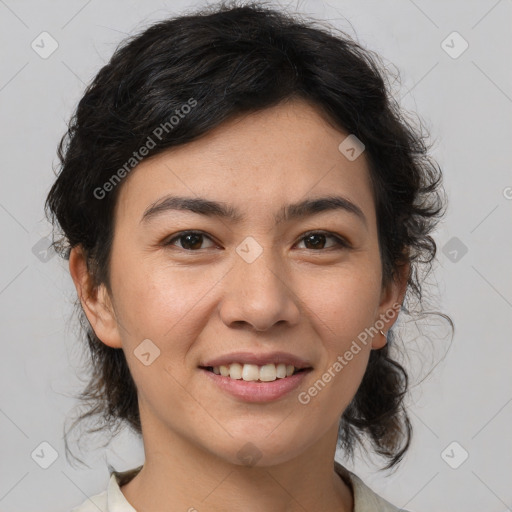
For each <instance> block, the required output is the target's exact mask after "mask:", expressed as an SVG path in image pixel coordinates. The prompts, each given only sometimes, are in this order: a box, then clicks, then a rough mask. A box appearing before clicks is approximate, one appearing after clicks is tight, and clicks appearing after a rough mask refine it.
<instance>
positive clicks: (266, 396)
mask: <svg viewBox="0 0 512 512" xmlns="http://www.w3.org/2000/svg"><path fill="white" fill-rule="evenodd" d="M201 371H202V372H203V373H205V374H206V377H207V378H209V379H211V380H212V381H213V382H214V383H215V384H216V385H217V386H219V387H220V388H221V389H222V390H223V391H226V392H227V393H229V394H231V395H233V396H234V397H236V398H239V399H240V400H243V401H244V402H271V401H273V400H277V399H279V398H282V397H283V396H285V395H287V394H288V393H291V392H292V391H293V390H294V389H297V388H298V387H299V386H300V384H301V383H302V381H303V380H304V378H305V377H306V375H307V374H308V373H309V372H310V371H311V369H308V370H304V371H302V372H299V373H296V374H295V375H292V376H290V377H285V378H284V379H276V380H273V381H271V382H257V381H249V382H247V381H245V380H242V379H239V380H237V379H231V378H230V377H223V376H222V375H217V374H216V373H213V372H210V371H208V370H204V369H202V368H201Z"/></svg>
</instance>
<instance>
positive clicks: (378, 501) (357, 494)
mask: <svg viewBox="0 0 512 512" xmlns="http://www.w3.org/2000/svg"><path fill="white" fill-rule="evenodd" d="M334 468H335V470H336V472H337V473H338V474H339V475H340V476H341V477H342V478H343V480H345V481H346V482H349V483H350V486H351V487H352V492H353V494H354V512H407V511H406V510H404V509H401V508H398V507H395V506H394V505H392V504H391V503H389V501H386V500H385V499H384V498H382V497H381V496H379V495H378V494H377V493H375V492H374V491H372V490H371V489H370V488H369V487H368V486H367V485H366V484H365V483H364V482H363V481H362V480H361V479H360V478H359V477H358V476H357V475H356V474H354V473H352V472H350V471H349V470H348V469H346V468H345V467H344V466H342V465H341V464H340V463H339V462H337V461H335V462H334Z"/></svg>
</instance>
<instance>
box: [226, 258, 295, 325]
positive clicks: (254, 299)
mask: <svg viewBox="0 0 512 512" xmlns="http://www.w3.org/2000/svg"><path fill="white" fill-rule="evenodd" d="M224 285H225V286H224V290H223V292H224V295H223V299H222V302H221V306H220V316H221V318H222V321H223V322H224V323H225V325H227V326H228V327H231V328H237V327H238V328H239V327H242V326H244V325H246V324H247V325H249V326H250V327H251V328H252V329H254V330H256V331H266V330H268V329H270V328H271V327H272V326H274V325H276V324H287V325H288V327H291V326H294V325H296V324H298V322H299V318H300V307H299V306H300V300H299V298H298V296H297V294H296V293H295V291H294V290H293V282H292V279H291V278H290V277H289V273H288V272H287V271H286V269H285V268H284V267H283V266H282V264H280V263H279V262H276V261H275V259H274V257H273V255H272V251H270V250H268V249H265V250H264V251H263V252H262V254H261V255H260V256H259V257H258V258H257V259H256V260H254V261H252V262H251V263H248V262H247V261H245V260H244V259H243V258H241V257H237V258H235V264H234V266H233V268H232V269H231V271H230V272H229V273H228V275H227V276H226V278H225V280H224Z"/></svg>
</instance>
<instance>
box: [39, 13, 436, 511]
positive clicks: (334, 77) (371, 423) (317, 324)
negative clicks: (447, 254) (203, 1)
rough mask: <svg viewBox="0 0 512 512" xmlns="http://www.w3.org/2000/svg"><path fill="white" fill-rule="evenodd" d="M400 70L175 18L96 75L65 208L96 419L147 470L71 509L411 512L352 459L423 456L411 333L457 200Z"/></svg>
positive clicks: (264, 21)
mask: <svg viewBox="0 0 512 512" xmlns="http://www.w3.org/2000/svg"><path fill="white" fill-rule="evenodd" d="M384 78H385V76H384V74H383V72H382V71H381V70H380V66H379V65H378V60H377V58H376V57H375V56H373V55H372V54H370V53H369V52H368V51H366V50H364V49H363V48H361V47H360V46H359V45H357V44H356V43H354V42H353V41H351V40H350V39H349V38H347V37H346V36H345V35H344V34H342V33H337V34H333V33H330V32H329V31H328V30H326V29H321V28H318V27H315V26H314V22H306V21H304V20H300V19H299V18H298V17H294V16H292V15H290V14H285V13H283V12H278V11H276V10H273V9H270V8H266V7H263V6H262V5H260V4H245V5H238V6H237V5H226V4H221V5H215V6H211V7H210V8H208V9H205V10H203V11H201V12H197V13H195V14H190V15H187V16H181V17H177V18H174V19H169V20H165V21H162V22H159V23H157V24H155V25H153V26H151V27H150V28H148V29H147V30H145V31H144V32H143V33H142V34H140V35H138V36H135V37H133V38H131V39H130V40H128V41H126V42H125V43H124V44H123V45H122V46H121V47H120V48H118V49H117V50H116V52H115V53H114V55H113V57H112V59H111V60H110V62H109V63H108V64H107V65H106V66H104V67H103V68H102V69H101V70H100V71H99V73H98V74H97V76H96V77H95V79H94V81H93V82H92V84H91V85H90V86H89V87H88V88H87V90H86V92H85V94H84V96H83V98H82V99H81V101H80V103H79V105H78V107H77V111H76V113H75V115H74V116H73V118H72V120H71V122H70V126H69V130H68V133H67V134H66V135H65V136H64V137H63V139H62V141H61V144H60V146H59V157H60V160H61V164H62V165H61V170H60V173H59V175H58V177H57V180H56V182H55V184H54V186H53V187H52V189H51V191H50V193H49V196H48V198H47V205H46V206H47V209H48V211H49V214H50V216H51V218H52V221H53V222H54V223H55V226H56V227H57V226H59V227H60V228H61V230H62V238H60V239H58V240H55V246H56V248H57V249H59V250H60V252H61V254H62V255H63V256H64V257H66V258H67V259H69V269H70V273H71V276H72V278H73V281H74V284H75V286H76V289H77V294H78V297H79V303H77V304H78V305H79V306H80V310H81V311H82V320H83V324H82V325H83V328H84V332H85V334H86V337H87V340H88V344H89V348H90V351H91V361H92V370H93V371H92V376H91V380H90V383H89V385H88V387H87V389H86V390H85V391H84V393H83V394H82V396H81V398H82V399H83V400H84V401H85V402H86V403H87V404H89V405H90V409H89V411H88V412H87V413H86V414H84V415H83V416H82V418H81V419H84V418H85V417H87V416H92V415H98V416H99V418H100V419H101V420H102V421H103V427H100V429H101V428H104V429H105V430H108V429H109V428H110V427H111V426H116V425H119V424H121V423H125V424H128V425H129V426H130V427H131V428H132V429H133V430H134V431H135V432H137V433H138V434H140V435H141V436H142V439H143V443H144V451H145V462H144V464H143V465H142V466H140V467H138V468H134V469H133V470H131V471H128V472H116V471H112V472H111V478H110V482H109V484H108V488H107V489H106V490H105V491H104V492H102V493H100V494H98V495H96V496H93V497H91V498H90V499H88V500H86V501H85V502H84V503H83V504H82V505H81V506H79V507H77V508H75V509H74V511H75V512H85V511H89V510H95V511H96V510H98V509H99V510H104V511H107V510H108V511H110V512H115V511H121V510H123V511H126V510H131V511H133V510H138V511H144V510H151V511H159V510H189V511H193V510H209V511H220V510H223V511H225V510H235V509H238V508H240V507H243V509H244V510H249V511H251V510H254V511H260V510H261V511H267V510H273V511H280V510H283V511H284V510H286V511H290V512H291V511H298V510H301V511H302V510H308V511H316V510H322V511H339V512H349V511H355V512H363V511H370V510H371V511H373V510H375V511H386V510H390V511H392V510H398V509H397V508H395V507H394V506H392V505H391V504H389V503H388V502H387V501H385V500H384V499H383V498H381V497H380V496H378V495H377V494H375V493H374V492H373V491H372V490H371V489H370V488H368V487H367V486H366V485H365V484H364V483H363V481H362V480H361V479H360V478H358V477H357V476H356V475H355V474H353V473H352V472H350V471H348V470H347V469H346V468H345V467H343V466H342V465H341V464H339V463H338V462H335V461H334V456H335V451H336V448H337V446H339V447H340V448H341V449H342V451H343V455H346V456H348V457H350V456H352V455H353V452H354V447H355V445H356V443H357V442H359V441H362V440H363V439H364V438H366V439H367V440H368V441H369V443H370V445H371V446H372V448H373V450H374V451H375V453H377V454H378V455H380V456H382V457H383V458H384V459H385V460H386V461H387V464H386V465H385V468H386V469H388V468H391V467H393V466H396V465H397V464H398V463H399V461H400V460H401V459H402V457H403V455H404V453H405V452H406V450H407V448H408V446H409V442H410V437H411V425H410V423H409V420H408V417H407V414H406V411H405V410H404V408H403V398H404V395H405V393H406V391H407V373H406V371H405V370H404V369H403V368H402V367H401V366H400V365H399V364H398V363H397V362H396V361H395V360H394V358H393V347H392V345H393V344H394V343H395V342H396V341H397V336H396V333H395V330H396V326H395V324H396V321H397V319H398V318H399V316H401V315H403V314H404V313H407V312H408V310H407V307H406V306H407V304H408V303H410V302H411V301H413V300H414V299H415V298H416V299H417V300H419V299H420V298H421V280H420V278H419V277H418V276H419V275H420V274H419V271H420V270H425V269H424V268H423V266H424V265H426V266H427V270H428V269H429V265H430V263H431V261H432V260H433V258H434V255H435V250H436V244H435V242H434V241H433V239H432V238H431V236H430V233H431V231H432V230H433V229H434V227H435V225H436V223H437V221H438V219H439V218H440V217H441V215H442V213H443V209H444V203H443V200H442V198H443V196H442V189H441V174H440V170H439V169H438V166H437V165H436V164H435V163H434V162H433V161H432V160H431V159H430V157H429V156H428V154H427V148H426V146H425V144H424V141H423V139H422V137H421V136H420V135H419V134H418V133H417V132H416V131H415V130H414V129H413V128H412V127H411V126H409V125H408V124H407V123H406V121H405V120H404V119H403V117H402V115H401V113H400V110H399V108H398V106H397V105H396V104H395V103H394V102H393V100H392V99H391V98H390V96H389V93H388V91H387V89H386V86H385V81H384ZM394 326H395V327H394ZM390 346H391V347H390ZM79 419H80V418H79Z"/></svg>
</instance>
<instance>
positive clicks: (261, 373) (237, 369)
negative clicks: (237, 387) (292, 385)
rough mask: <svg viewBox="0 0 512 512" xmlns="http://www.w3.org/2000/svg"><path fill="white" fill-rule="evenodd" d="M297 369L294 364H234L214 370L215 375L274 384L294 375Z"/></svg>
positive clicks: (217, 367)
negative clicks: (275, 381) (277, 380)
mask: <svg viewBox="0 0 512 512" xmlns="http://www.w3.org/2000/svg"><path fill="white" fill-rule="evenodd" d="M294 371H295V367H294V366H293V365H292V364H288V365H286V364H284V363H279V364H277V365H276V364H273V363H270V364H264V365H263V366H258V365H256V364H240V363H232V364H230V365H229V366H225V365H221V366H215V367H214V368H213V373H215V374H216V375H222V376H223V377H230V378H231V379H236V380H240V379H242V380H245V381H247V382H250V381H257V380H260V381H262V382H272V381H274V380H276V379H284V378H285V377H290V376H291V375H293V372H294Z"/></svg>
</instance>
